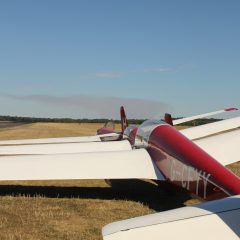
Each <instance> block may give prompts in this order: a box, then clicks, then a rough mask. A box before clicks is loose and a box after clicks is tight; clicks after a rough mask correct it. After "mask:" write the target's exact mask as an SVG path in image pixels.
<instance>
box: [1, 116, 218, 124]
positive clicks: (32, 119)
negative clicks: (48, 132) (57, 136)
mask: <svg viewBox="0 0 240 240" xmlns="http://www.w3.org/2000/svg"><path fill="white" fill-rule="evenodd" d="M219 120H221V119H215V118H203V119H197V120H194V121H190V122H187V123H183V124H180V125H185V126H197V125H202V124H207V123H211V122H216V121H219ZM0 121H10V122H20V123H36V122H53V123H103V124H104V123H106V122H109V121H112V122H114V123H120V120H112V119H111V120H110V119H106V118H99V119H88V118H81V119H73V118H37V117H18V116H0ZM144 121H145V119H128V122H129V124H134V125H139V124H141V123H142V122H144Z"/></svg>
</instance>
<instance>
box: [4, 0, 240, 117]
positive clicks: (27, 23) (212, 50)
mask: <svg viewBox="0 0 240 240" xmlns="http://www.w3.org/2000/svg"><path fill="white" fill-rule="evenodd" d="M239 12H240V1H238V0H230V1H227V0H225V1H224V0H221V1H219V0H218V1H217V0H215V1H214V0H208V1H205V0H201V1H195V0H182V1H179V0H175V1H173V0H168V1H167V0H165V1H163V0H145V1H144V0H131V1H129V0H128V1H126V0H121V1H120V0H119V1H114V0H68V1H67V0H65V1H63V0H41V1H34V0H31V1H30V0H21V1H18V0H9V1H1V2H0V36H1V37H0V84H1V85H0V86H1V88H0V115H6V114H8V115H21V116H43V117H47V116H49V117H75V118H76V117H80V118H81V117H104V116H106V117H113V118H116V117H117V115H118V108H119V105H120V104H121V103H123V104H124V105H126V108H127V112H128V113H129V114H130V117H146V118H147V117H160V116H161V115H163V114H164V112H165V111H167V112H171V113H172V114H173V115H175V116H187V115H191V114H197V113H203V112H206V111H214V110H218V109H221V108H225V107H231V106H236V107H240V106H239V105H240V104H239V96H240V94H239V92H240V27H239V26H240V14H239ZM83 99H84V100H83ZM89 102H91V104H90V105H91V106H90V105H89ZM143 103H144V104H143ZM128 107H129V109H128ZM143 108H144V110H143ZM133 109H135V110H133ZM146 109H147V110H146ZM108 110H109V114H107V112H108Z"/></svg>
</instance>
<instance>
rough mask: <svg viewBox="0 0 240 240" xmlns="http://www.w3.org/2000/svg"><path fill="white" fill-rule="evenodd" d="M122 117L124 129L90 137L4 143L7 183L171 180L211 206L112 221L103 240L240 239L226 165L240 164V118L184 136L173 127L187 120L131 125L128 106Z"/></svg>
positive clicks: (239, 185) (0, 152) (2, 166)
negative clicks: (50, 180)
mask: <svg viewBox="0 0 240 240" xmlns="http://www.w3.org/2000/svg"><path fill="white" fill-rule="evenodd" d="M232 110H236V109H235V108H231V109H227V111H226V110H221V111H217V112H212V113H208V114H204V116H210V115H213V114H216V113H222V112H223V111H224V112H228V111H232ZM120 114H121V123H122V130H121V131H120V132H114V131H113V129H108V128H106V127H104V128H101V129H99V130H98V131H97V133H98V135H96V136H91V137H72V138H51V139H29V140H11V141H0V158H1V160H0V180H49V179H55V180H56V179H133V178H141V179H152V180H155V181H160V182H161V181H167V182H169V183H171V184H173V185H175V186H177V187H179V188H183V189H185V190H187V191H188V192H189V193H191V194H194V195H196V196H198V197H200V198H202V199H204V200H205V201H207V200H212V201H210V202H207V203H203V204H199V205H195V206H192V207H184V208H180V209H175V210H171V211H166V212H162V213H156V214H152V215H148V216H143V217H138V218H134V219H129V220H125V221H120V222H116V223H112V224H109V225H107V226H105V227H104V228H103V230H102V233H103V238H104V240H120V239H129V240H131V239H140V240H145V239H159V237H161V238H165V239H169V240H172V239H176V238H177V237H178V239H184V240H188V239H192V236H194V238H195V239H197V240H198V239H199V240H200V239H203V238H204V239H213V238H217V239H218V240H223V239H224V240H225V239H228V240H235V239H239V236H240V178H239V177H238V176H236V175H235V174H233V173H232V172H231V171H230V170H228V169H227V168H226V167H225V166H226V165H228V164H231V163H234V162H238V161H239V160H240V156H239V148H240V129H239V127H240V117H235V118H232V119H227V120H222V121H219V122H214V123H209V124H205V125H202V126H197V127H192V128H188V129H184V130H180V131H178V130H176V129H175V128H174V127H173V126H172V125H174V124H179V122H180V121H178V122H176V121H175V122H174V121H173V120H172V119H171V117H170V116H169V115H168V116H167V117H165V121H162V120H147V121H145V122H143V123H142V124H141V125H140V126H129V125H128V121H127V118H126V114H125V111H124V108H123V107H121V109H120ZM202 116H203V115H198V116H194V117H191V118H185V119H182V120H181V123H183V122H185V121H189V119H191V120H193V119H196V118H199V117H202ZM160 186H161V185H160ZM199 230H200V231H199ZM196 232H197V233H198V234H196Z"/></svg>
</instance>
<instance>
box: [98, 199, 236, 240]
mask: <svg viewBox="0 0 240 240" xmlns="http://www.w3.org/2000/svg"><path fill="white" fill-rule="evenodd" d="M102 233H103V239H104V240H125V239H128V240H135V239H138V240H148V239H151V240H159V239H167V240H176V239H179V240H193V239H194V240H203V239H204V240H213V239H217V240H237V239H238V240H239V237H240V195H239V196H234V197H231V198H225V199H222V200H217V201H212V202H208V203H204V204H199V205H195V206H191V207H183V208H178V209H174V210H170V211H165V212H161V213H156V214H151V215H147V216H143V217H137V218H133V219H128V220H124V221H120V222H115V223H112V224H109V225H107V226H105V227H104V228H103V230H102Z"/></svg>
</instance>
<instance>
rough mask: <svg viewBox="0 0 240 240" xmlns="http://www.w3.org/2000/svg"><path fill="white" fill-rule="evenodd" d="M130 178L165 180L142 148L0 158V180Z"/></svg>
mask: <svg viewBox="0 0 240 240" xmlns="http://www.w3.org/2000/svg"><path fill="white" fill-rule="evenodd" d="M130 178H145V179H156V180H157V179H158V180H164V177H163V176H162V174H161V173H160V172H159V171H158V170H157V168H156V167H155V165H154V163H153V162H152V160H151V157H150V156H149V154H148V153H147V151H146V150H145V149H139V150H131V151H118V152H97V153H78V154H58V155H20V156H2V157H0V180H50V179H130Z"/></svg>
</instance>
